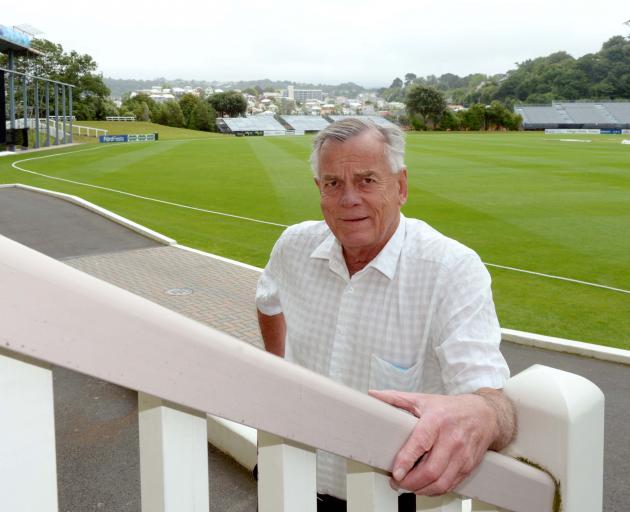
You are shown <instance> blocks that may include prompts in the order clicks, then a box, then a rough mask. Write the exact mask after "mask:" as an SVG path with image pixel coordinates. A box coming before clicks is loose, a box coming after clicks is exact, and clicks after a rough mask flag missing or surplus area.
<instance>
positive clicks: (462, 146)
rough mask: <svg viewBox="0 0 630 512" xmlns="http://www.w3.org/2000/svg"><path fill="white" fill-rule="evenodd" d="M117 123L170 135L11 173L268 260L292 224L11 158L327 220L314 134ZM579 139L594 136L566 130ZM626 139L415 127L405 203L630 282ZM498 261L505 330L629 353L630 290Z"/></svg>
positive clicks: (501, 242) (499, 257) (234, 253)
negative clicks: (234, 133)
mask: <svg viewBox="0 0 630 512" xmlns="http://www.w3.org/2000/svg"><path fill="white" fill-rule="evenodd" d="M90 124H91V125H93V126H96V123H90ZM109 124H110V125H111V124H112V123H109ZM116 124H117V125H118V126H113V127H111V128H108V129H109V130H110V133H151V132H153V131H160V141H159V142H157V143H142V144H127V145H115V144H110V145H90V146H87V145H83V146H78V147H76V146H75V147H72V148H66V149H56V150H54V151H46V152H41V153H32V154H29V155H23V156H21V157H20V156H9V157H2V158H0V182H1V183H16V182H19V183H25V184H29V185H33V186H37V187H42V188H48V189H53V190H58V191H61V192H66V193H70V194H75V195H78V196H81V197H83V198H85V199H87V200H88V201H91V202H94V203H96V204H98V205H100V206H103V207H105V208H107V209H110V210H112V211H114V212H116V213H118V214H120V215H123V216H125V217H128V218H130V219H132V220H134V221H135V222H138V223H140V224H143V225H145V226H147V227H149V228H151V229H154V230H156V231H159V232H161V233H164V234H165V235H168V236H170V237H173V238H175V239H176V240H178V242H179V243H182V244H185V245H189V246H192V247H195V248H198V249H202V250H206V251H209V252H213V253H215V254H219V255H222V256H226V257H229V258H233V259H236V260H240V261H244V262H246V263H250V264H253V265H258V266H264V264H265V262H266V260H267V257H268V255H269V252H270V250H271V247H272V245H273V242H274V241H275V240H276V238H277V237H278V236H279V234H280V233H281V231H282V228H281V227H278V226H273V225H268V224H261V223H255V222H252V221H248V220H243V219H237V218H232V217H225V216H219V215H216V214H212V213H208V212H202V211H197V210H192V209H186V208H182V207H178V206H173V205H167V204H161V203H157V202H152V201H148V200H146V199H140V198H134V197H129V196H125V195H121V194H119V193H115V192H111V191H105V190H99V189H95V188H90V187H86V186H84V185H78V184H72V183H68V182H64V181H58V180H54V179H51V178H46V177H41V176H36V175H32V174H27V173H24V172H19V171H17V170H16V169H14V168H12V167H11V163H12V162H14V161H17V160H22V159H24V158H33V157H39V156H45V155H49V154H51V153H53V152H54V153H63V156H58V157H54V158H43V159H37V160H30V161H27V162H24V163H21V164H19V165H20V166H21V167H23V168H25V169H28V170H32V171H36V172H39V173H43V174H46V175H49V176H52V177H58V178H63V179H67V180H73V181H77V182H82V183H86V184H91V185H96V186H100V187H107V188H112V189H117V190H121V191H125V192H129V193H133V194H137V195H142V196H146V197H151V198H156V199H160V200H163V201H169V202H173V203H178V204H180V205H187V206H191V207H195V208H200V209H204V210H212V211H217V212H224V213H229V214H232V215H237V216H243V217H249V218H253V219H259V220H264V221H269V222H275V223H279V224H291V223H295V222H298V221H301V220H304V219H320V218H321V214H320V211H319V202H318V192H317V189H316V188H315V186H314V185H313V181H312V176H311V172H310V169H309V167H308V163H307V160H308V155H309V150H310V144H311V140H312V139H311V137H307V136H304V137H243V138H241V137H239V138H236V137H227V136H221V135H217V134H205V133H201V132H191V131H188V130H180V129H170V128H165V127H161V126H160V127H158V126H157V125H150V124H148V123H147V124H143V123H116ZM121 124H124V126H125V129H124V131H121V128H120V125H121ZM99 127H101V126H99ZM569 137H570V138H571V139H579V138H581V139H583V140H587V139H588V140H591V142H589V143H579V142H563V141H561V140H560V139H562V138H569ZM623 137H624V136H605V135H602V136H588V137H577V136H573V135H572V136H558V135H553V136H552V135H545V134H542V133H461V134H458V133H418V134H410V135H409V136H408V138H407V148H408V149H407V158H406V163H407V166H408V168H409V182H410V190H409V201H408V203H407V205H406V206H405V207H404V210H403V211H404V213H405V214H406V215H407V216H412V217H418V218H421V219H424V220H426V221H427V222H429V223H430V224H432V225H433V226H434V227H436V228H437V229H439V230H440V231H442V232H443V233H445V234H447V235H449V236H452V237H454V238H456V239H458V240H460V241H461V242H463V243H465V244H467V245H469V246H470V247H472V248H474V249H475V250H476V251H477V252H478V253H479V254H480V256H481V258H482V259H483V261H484V262H486V263H488V264H498V265H503V266H508V267H514V268H518V269H524V270H529V271H534V272H540V273H544V274H550V275H554V276H561V277H566V278H571V279H576V280H582V281H587V282H590V283H597V284H601V285H605V286H609V287H614V288H620V289H623V290H630V145H622V144H620V142H621V139H622V138H623ZM625 137H626V138H630V137H628V136H625ZM489 270H490V272H491V273H492V276H493V280H494V284H493V289H494V293H495V301H496V304H497V309H498V312H499V317H500V320H501V324H502V326H503V327H508V328H513V329H519V330H524V331H530V332H536V333H540V334H546V335H549V336H558V337H564V338H569V339H576V340H581V341H587V342H592V343H599V344H603V345H609V346H615V347H620V348H625V349H630V294H628V293H623V292H619V291H613V290H608V289H602V288H596V287H592V286H587V285H584V284H579V283H574V282H567V281H561V280H556V279H551V278H548V277H543V276H538V275H531V274H525V273H521V272H516V271H513V270H507V269H501V268H496V267H493V266H490V267H489Z"/></svg>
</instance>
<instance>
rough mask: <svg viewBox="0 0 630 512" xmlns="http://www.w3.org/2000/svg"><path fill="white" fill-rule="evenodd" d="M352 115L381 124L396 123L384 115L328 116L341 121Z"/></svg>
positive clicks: (390, 124)
mask: <svg viewBox="0 0 630 512" xmlns="http://www.w3.org/2000/svg"><path fill="white" fill-rule="evenodd" d="M350 117H359V118H362V119H370V120H371V121H374V122H375V123H376V124H378V125H379V126H393V124H394V123H392V122H391V121H388V120H387V119H385V118H384V117H381V116H327V118H328V119H330V120H331V121H333V122H334V121H341V120H342V119H348V118H350Z"/></svg>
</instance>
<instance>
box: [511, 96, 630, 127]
mask: <svg viewBox="0 0 630 512" xmlns="http://www.w3.org/2000/svg"><path fill="white" fill-rule="evenodd" d="M514 111H515V112H516V113H517V114H519V115H520V116H521V117H522V118H523V128H524V129H525V130H544V129H553V128H560V129H563V128H569V129H628V128H630V102H564V101H563V102H553V103H552V104H551V105H516V106H515V107H514Z"/></svg>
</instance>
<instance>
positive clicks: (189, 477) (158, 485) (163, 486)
mask: <svg viewBox="0 0 630 512" xmlns="http://www.w3.org/2000/svg"><path fill="white" fill-rule="evenodd" d="M138 414H139V418H138V424H139V425H138V426H139V433H140V482H141V486H142V490H141V497H142V510H143V512H179V511H181V510H186V511H187V512H208V509H209V506H210V504H209V486H208V438H207V433H206V415H205V414H203V413H199V412H197V411H194V410H191V409H187V408H185V407H183V406H179V405H176V404H172V403H169V402H165V401H163V400H160V399H159V398H155V397H153V396H151V395H147V394H144V393H138Z"/></svg>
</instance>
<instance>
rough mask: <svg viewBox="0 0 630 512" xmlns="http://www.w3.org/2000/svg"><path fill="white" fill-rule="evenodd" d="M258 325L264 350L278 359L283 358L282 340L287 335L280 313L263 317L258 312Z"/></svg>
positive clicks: (263, 315)
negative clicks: (278, 357)
mask: <svg viewBox="0 0 630 512" xmlns="http://www.w3.org/2000/svg"><path fill="white" fill-rule="evenodd" d="M258 325H259V326H260V333H261V334H262V338H263V342H264V343H265V350H266V351H267V352H271V353H272V354H275V355H277V356H280V357H284V338H285V336H286V334H287V325H286V322H285V320H284V315H283V314H282V313H280V314H278V315H273V316H270V315H265V314H263V313H261V312H260V311H258Z"/></svg>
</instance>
